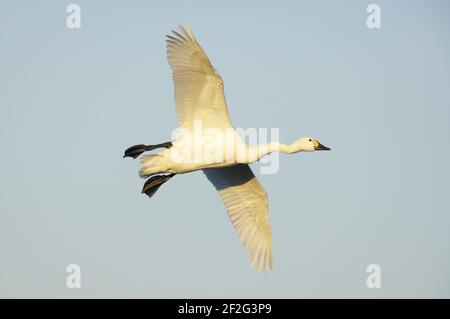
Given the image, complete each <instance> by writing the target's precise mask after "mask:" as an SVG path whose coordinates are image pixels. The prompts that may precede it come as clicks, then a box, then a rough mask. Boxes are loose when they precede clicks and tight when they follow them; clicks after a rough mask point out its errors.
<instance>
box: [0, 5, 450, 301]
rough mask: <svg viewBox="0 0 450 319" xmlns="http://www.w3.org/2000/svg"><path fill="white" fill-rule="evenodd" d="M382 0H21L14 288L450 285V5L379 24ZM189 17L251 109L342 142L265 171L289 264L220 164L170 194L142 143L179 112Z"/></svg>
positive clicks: (8, 160)
mask: <svg viewBox="0 0 450 319" xmlns="http://www.w3.org/2000/svg"><path fill="white" fill-rule="evenodd" d="M74 2H75V1H74ZM373 2H374V1H343V0H341V1H316V0H310V1H261V0H258V1H169V2H167V3H166V2H163V1H161V2H156V1H155V2H152V3H150V2H149V1H106V0H105V1H76V3H78V4H80V5H81V9H82V28H81V29H80V30H69V29H67V28H66V25H65V19H66V16H67V13H66V12H65V11H66V6H67V5H68V4H70V3H72V2H70V1H11V0H10V1H2V2H1V10H0V88H1V91H0V92H1V93H0V145H1V156H0V180H1V183H0V297H61V298H79V297H139V298H141V297H150V298H158V297H179V298H186V297H210V298H214V297H265V298H272V297H273V298H280V297H284V298H304V297H326V298H328V297H342V298H345V297H360V298H372V297H374V298H379V297H387V298H391V297H447V298H449V297H450V249H449V244H450V232H449V229H450V199H449V197H448V192H449V189H450V169H449V163H450V141H449V138H450V126H449V118H450V91H449V87H450V60H449V56H450V36H449V30H450V10H449V9H450V4H449V2H448V1H425V0H423V1H377V2H374V3H379V4H380V5H381V10H382V28H381V29H379V30H369V29H367V27H366V25H365V20H366V17H367V13H366V7H367V5H368V4H370V3H373ZM183 22H187V23H190V24H191V25H192V28H193V30H194V32H195V34H196V35H197V38H198V40H199V41H200V43H201V44H202V45H203V47H204V48H205V50H206V52H207V53H208V54H209V56H210V59H211V61H212V63H213V64H214V66H215V67H216V69H217V70H218V71H219V72H220V74H221V75H222V77H223V79H224V81H225V90H226V98H227V102H228V105H229V111H230V114H231V117H232V119H233V122H234V124H235V126H238V127H244V128H245V127H269V128H270V127H278V128H280V139H281V140H282V141H283V142H292V141H293V140H295V139H297V138H298V137H301V136H304V135H311V136H315V137H317V138H319V140H320V141H321V142H323V144H325V145H327V146H330V147H331V148H332V151H331V152H327V153H323V152H320V153H309V154H297V155H293V156H282V157H281V162H280V171H279V172H278V173H277V174H275V175H262V176H260V175H259V174H258V175H259V178H260V181H261V183H262V184H263V185H264V187H265V188H266V190H267V192H268V193H269V201H270V207H269V209H270V212H269V213H270V218H271V222H272V229H273V246H274V248H273V249H274V271H273V272H271V273H268V274H264V273H257V272H256V271H254V270H250V269H249V267H248V265H247V256H246V253H245V250H244V248H243V247H242V246H241V244H240V243H239V239H238V237H237V235H236V234H235V232H234V230H233V228H232V226H231V223H230V222H229V220H228V218H227V216H226V213H225V209H224V207H223V204H222V203H221V201H220V199H219V197H218V196H217V194H216V191H215V190H214V188H213V187H212V186H211V185H210V184H209V182H208V181H207V180H206V178H205V177H204V176H203V174H202V173H200V172H196V173H192V174H187V175H184V176H176V178H174V179H172V180H171V181H170V182H168V183H167V184H165V185H164V186H162V188H161V189H160V190H159V191H158V193H157V194H156V195H155V197H154V198H152V199H151V200H150V199H148V198H147V197H146V196H144V195H141V194H140V190H141V187H142V183H143V181H142V180H141V179H140V178H139V177H138V176H137V170H138V169H139V164H138V162H133V161H132V160H130V159H122V155H123V150H124V149H125V148H126V147H128V146H130V145H132V144H136V143H148V144H152V143H160V142H165V141H167V140H168V138H169V137H170V133H171V131H172V129H173V128H175V127H176V125H177V123H176V117H175V109H174V102H173V92H172V90H173V88H172V82H171V74H170V70H169V66H168V64H167V61H166V58H165V47H164V35H165V34H167V33H168V32H170V30H172V29H175V28H176V27H177V25H178V24H179V23H183ZM257 166H258V164H254V165H253V167H254V168H255V167H257ZM71 263H76V264H79V265H80V266H81V268H82V288H81V289H72V290H70V289H68V288H66V285H65V279H66V276H67V273H66V272H65V269H66V266H67V265H68V264H71ZM372 263H376V264H379V265H380V266H381V268H382V288H381V289H368V288H367V287H366V276H367V273H366V271H365V270H366V266H367V265H368V264H372Z"/></svg>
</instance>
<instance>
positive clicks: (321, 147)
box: [314, 143, 331, 151]
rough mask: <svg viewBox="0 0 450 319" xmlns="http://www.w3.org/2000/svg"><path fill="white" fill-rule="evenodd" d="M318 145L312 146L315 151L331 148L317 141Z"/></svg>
mask: <svg viewBox="0 0 450 319" xmlns="http://www.w3.org/2000/svg"><path fill="white" fill-rule="evenodd" d="M318 144H319V145H317V146H316V147H314V150H316V151H329V150H331V148H329V147H326V146H325V145H322V144H320V143H318Z"/></svg>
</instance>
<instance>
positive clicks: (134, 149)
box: [123, 142, 172, 158]
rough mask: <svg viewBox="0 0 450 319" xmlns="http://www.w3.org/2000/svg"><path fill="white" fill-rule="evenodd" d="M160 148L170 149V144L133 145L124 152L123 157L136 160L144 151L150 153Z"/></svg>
mask: <svg viewBox="0 0 450 319" xmlns="http://www.w3.org/2000/svg"><path fill="white" fill-rule="evenodd" d="M161 147H165V148H169V147H172V142H167V143H161V144H156V145H144V144H139V145H133V146H131V147H129V148H127V149H126V150H125V154H124V155H123V157H132V158H137V157H138V156H139V155H141V154H142V153H144V152H146V151H152V150H154V149H157V148H161Z"/></svg>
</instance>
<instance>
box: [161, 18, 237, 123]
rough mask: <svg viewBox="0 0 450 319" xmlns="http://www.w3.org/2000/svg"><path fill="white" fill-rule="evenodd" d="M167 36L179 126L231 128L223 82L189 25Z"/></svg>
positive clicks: (168, 56) (168, 57)
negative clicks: (195, 124) (199, 123)
mask: <svg viewBox="0 0 450 319" xmlns="http://www.w3.org/2000/svg"><path fill="white" fill-rule="evenodd" d="M172 32H173V35H168V36H167V40H166V42H167V59H168V60H169V64H170V66H171V68H172V73H173V81H174V85H175V104H176V110H177V117H178V122H179V125H180V127H185V128H192V127H193V124H194V120H201V121H202V127H203V128H209V127H214V128H218V129H223V128H228V127H231V121H230V118H229V115H228V109H227V104H226V102H225V96H224V90H223V81H222V78H221V77H220V75H219V73H217V71H216V70H215V69H214V67H213V66H212V65H211V63H210V62H209V59H208V56H207V55H206V53H205V52H204V51H203V49H202V47H201V46H200V44H199V43H198V42H197V40H196V39H195V37H194V34H193V33H192V31H191V29H190V28H189V27H188V26H180V33H178V32H176V31H172Z"/></svg>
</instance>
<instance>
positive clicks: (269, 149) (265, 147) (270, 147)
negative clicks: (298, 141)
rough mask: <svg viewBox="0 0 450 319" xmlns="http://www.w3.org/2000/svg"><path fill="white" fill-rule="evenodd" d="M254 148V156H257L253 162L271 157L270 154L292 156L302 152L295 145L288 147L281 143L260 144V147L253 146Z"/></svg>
mask: <svg viewBox="0 0 450 319" xmlns="http://www.w3.org/2000/svg"><path fill="white" fill-rule="evenodd" d="M253 148H254V149H255V152H254V153H253V154H255V155H256V156H255V157H254V158H252V159H253V162H254V161H259V160H260V159H261V158H263V157H264V156H266V155H269V154H270V153H273V152H280V153H285V154H292V153H296V152H299V151H301V150H300V149H298V147H296V146H295V144H291V145H286V144H282V143H279V142H271V143H268V144H259V145H256V146H253Z"/></svg>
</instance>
